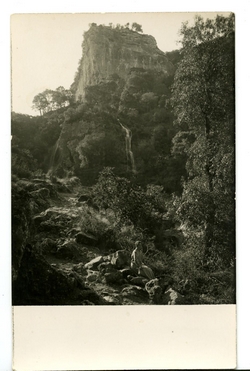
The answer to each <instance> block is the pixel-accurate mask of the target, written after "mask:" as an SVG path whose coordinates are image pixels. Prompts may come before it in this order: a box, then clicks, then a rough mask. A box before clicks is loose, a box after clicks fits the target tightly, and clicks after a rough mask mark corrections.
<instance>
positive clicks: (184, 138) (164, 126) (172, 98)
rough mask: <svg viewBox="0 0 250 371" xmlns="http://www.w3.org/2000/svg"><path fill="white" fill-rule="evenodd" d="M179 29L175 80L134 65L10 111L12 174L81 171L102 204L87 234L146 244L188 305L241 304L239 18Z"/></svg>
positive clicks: (87, 219) (127, 245) (112, 244)
mask: <svg viewBox="0 0 250 371" xmlns="http://www.w3.org/2000/svg"><path fill="white" fill-rule="evenodd" d="M92 26H93V27H94V26H95V25H93V24H92ZM110 27H111V28H113V25H110ZM124 27H125V28H128V27H129V25H128V24H127V25H125V26H124ZM116 28H118V29H119V27H118V26H116ZM120 28H121V27H120ZM132 29H133V30H135V31H136V32H142V29H141V26H140V25H138V24H136V23H133V24H132ZM180 36H181V46H182V47H181V49H180V51H173V52H171V53H167V56H168V58H169V60H170V61H172V63H173V64H174V66H175V73H174V75H173V76H166V75H165V74H164V73H162V72H156V71H153V70H144V69H142V68H141V69H139V68H133V69H131V71H130V75H129V76H128V79H127V80H126V81H124V80H123V79H121V78H120V77H119V76H117V75H112V76H110V79H109V80H106V81H101V82H100V83H99V84H97V85H93V86H88V87H87V88H86V92H85V100H84V102H80V101H78V102H74V101H73V99H72V92H71V91H67V90H65V89H64V88H62V87H60V88H58V89H57V90H56V91H54V92H53V91H51V90H46V91H45V92H43V93H41V94H38V95H37V96H36V97H35V98H34V101H33V103H34V106H35V108H36V109H37V110H39V111H40V113H41V114H42V115H41V116H36V117H31V116H28V115H21V114H16V113H12V173H13V175H15V176H16V177H17V178H18V179H20V178H30V179H32V177H34V176H37V174H42V173H46V172H47V171H48V170H49V169H51V170H52V175H54V176H57V178H55V179H58V178H63V177H65V176H66V175H67V174H69V173H70V174H71V175H76V176H78V177H79V178H80V180H81V182H82V185H84V186H88V187H91V188H89V189H90V190H91V191H90V194H91V202H92V204H91V205H92V207H93V210H96V212H95V211H93V210H92V209H91V210H92V211H91V212H90V211H89V210H88V209H86V210H88V211H86V213H83V215H82V218H81V220H80V222H79V225H80V228H81V229H82V231H84V232H86V233H92V234H94V235H95V234H98V236H99V239H100V240H101V241H102V243H103V244H104V245H105V248H110V249H118V248H123V249H126V250H128V251H129V252H131V250H132V249H133V247H134V243H135V241H137V240H141V241H142V242H143V246H144V253H145V259H146V263H147V264H148V265H149V266H151V267H152V268H153V270H154V271H155V273H156V274H158V275H159V276H161V275H164V274H166V273H167V274H168V275H170V276H171V279H172V284H173V287H174V288H175V289H176V290H177V291H178V292H180V293H181V294H182V295H185V296H187V298H188V300H189V303H190V304H220V303H225V304H226V303H234V302H235V282H234V277H235V158H234V157H235V142H234V141H235V132H234V125H235V60H234V53H235V48H234V16H233V14H231V15H229V16H228V17H222V16H217V17H216V18H215V19H214V20H203V19H202V18H201V17H196V18H195V22H194V25H193V26H189V25H188V23H184V24H183V25H182V27H181V30H180ZM79 71H80V70H79ZM79 71H78V74H79V73H80V72H79ZM119 123H121V124H122V125H124V127H126V128H127V129H128V130H129V131H130V133H132V139H131V138H130V139H131V150H132V151H133V155H134V158H135V163H136V173H135V172H132V171H131V166H130V163H129V158H128V156H126V151H127V150H128V148H127V147H126V146H125V132H124V130H122V128H121V125H120V124H119ZM59 137H60V138H61V147H60V148H59V147H58V146H57V144H58V138H59ZM126 143H127V142H126ZM126 145H127V144H126ZM63 146H64V147H63ZM52 155H53V156H52ZM51 159H52V160H53V161H52V160H51ZM51 161H52V162H53V163H52V162H51ZM53 166H54V167H53ZM53 171H54V174H53ZM100 215H103V219H100V217H99V216H100ZM173 231H175V234H173ZM170 232H171V233H172V234H171V233H170ZM178 233H179V234H178Z"/></svg>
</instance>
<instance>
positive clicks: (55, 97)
mask: <svg viewBox="0 0 250 371" xmlns="http://www.w3.org/2000/svg"><path fill="white" fill-rule="evenodd" d="M72 101H73V94H72V91H71V90H66V89H65V88H64V87H63V86H59V87H58V88H57V89H56V90H51V89H46V90H45V91H43V92H42V93H39V94H37V95H36V96H35V97H34V99H33V102H32V103H33V105H32V108H33V109H34V110H38V111H39V112H40V115H43V114H45V113H47V112H50V111H54V110H56V109H58V108H62V107H67V106H68V105H69V104H71V103H72Z"/></svg>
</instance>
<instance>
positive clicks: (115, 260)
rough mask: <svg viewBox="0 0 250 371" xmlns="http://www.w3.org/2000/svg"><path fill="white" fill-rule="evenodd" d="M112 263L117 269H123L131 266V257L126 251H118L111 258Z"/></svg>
mask: <svg viewBox="0 0 250 371" xmlns="http://www.w3.org/2000/svg"><path fill="white" fill-rule="evenodd" d="M110 262H111V264H112V265H114V266H115V267H116V268H117V269H122V268H125V267H127V266H129V264H130V255H129V253H128V252H127V251H126V250H118V251H116V252H115V253H114V254H112V255H111V256H110Z"/></svg>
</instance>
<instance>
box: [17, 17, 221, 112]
mask: <svg viewBox="0 0 250 371" xmlns="http://www.w3.org/2000/svg"><path fill="white" fill-rule="evenodd" d="M199 14H201V15H202V16H203V17H204V18H212V17H214V16H215V15H216V14H217V13H199ZM194 15H195V13H105V14H103V13H99V14H98V13H92V14H91V13H89V14H87V13H85V14H17V15H14V16H12V17H11V42H12V48H11V49H12V110H13V111H15V112H19V113H26V114H31V115H36V114H38V112H36V111H34V110H32V108H31V106H32V100H33V98H34V96H35V95H37V94H38V93H40V92H42V91H44V90H45V89H56V88H57V87H58V86H64V87H65V88H66V89H68V88H69V87H70V85H71V84H72V82H73V80H74V75H75V72H76V70H77V66H78V61H79V59H80V58H81V55H82V50H81V44H82V41H83V32H84V31H87V30H88V29H89V23H92V22H95V23H97V24H105V25H108V24H109V23H110V22H112V23H113V24H117V23H120V24H122V25H124V24H125V23H127V22H129V23H130V24H131V23H133V22H137V23H139V24H141V25H142V29H143V33H144V34H150V35H152V36H154V37H155V39H156V42H157V45H158V47H159V48H160V49H161V50H162V51H164V52H165V51H171V50H174V49H177V48H178V47H179V46H178V45H177V43H176V41H177V40H178V39H179V36H178V30H179V29H180V26H181V23H182V22H183V21H186V20H188V21H190V22H192V20H193V18H194Z"/></svg>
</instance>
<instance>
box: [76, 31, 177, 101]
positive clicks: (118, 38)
mask: <svg viewBox="0 0 250 371" xmlns="http://www.w3.org/2000/svg"><path fill="white" fill-rule="evenodd" d="M133 67H135V68H143V69H153V70H155V71H164V72H165V73H166V74H167V75H171V74H172V73H173V69H174V68H173V65H172V63H171V62H170V61H169V60H168V58H167V56H166V55H165V54H164V53H163V52H162V51H161V50H160V49H159V48H158V47H157V44H156V41H155V39H154V37H153V36H150V35H143V34H139V33H138V32H136V31H133V30H130V29H128V28H122V29H117V28H112V27H106V26H102V25H100V26H97V25H95V24H93V25H92V26H91V27H90V29H89V30H88V31H87V32H85V34H84V41H83V43H82V58H81V60H80V64H79V69H78V72H77V74H76V78H75V82H74V84H73V88H74V90H75V96H76V98H77V99H78V98H79V97H84V96H85V88H86V87H87V86H88V85H95V84H97V83H99V82H100V81H102V80H103V79H107V78H108V77H109V76H110V75H114V74H117V75H118V76H120V77H121V78H123V79H126V77H127V76H128V73H129V71H130V69H131V68H133Z"/></svg>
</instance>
